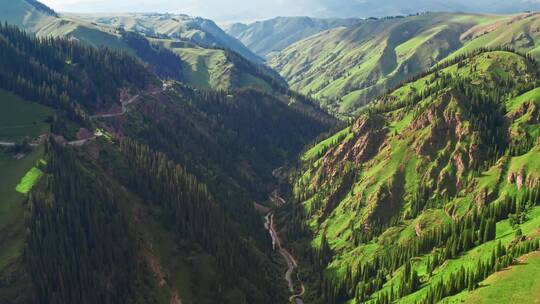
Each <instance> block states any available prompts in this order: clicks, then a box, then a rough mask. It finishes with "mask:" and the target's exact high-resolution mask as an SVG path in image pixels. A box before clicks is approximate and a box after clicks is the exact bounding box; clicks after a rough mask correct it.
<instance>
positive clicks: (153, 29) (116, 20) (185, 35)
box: [67, 13, 261, 62]
mask: <svg viewBox="0 0 540 304" xmlns="http://www.w3.org/2000/svg"><path fill="white" fill-rule="evenodd" d="M67 16H70V17H74V18H78V19H81V20H86V21H88V22H93V23H97V24H102V25H106V26H111V27H114V28H124V29H125V30H128V31H135V32H138V33H141V34H144V35H150V36H161V37H163V36H165V37H168V38H174V39H181V40H187V41H193V42H195V43H197V44H199V45H200V46H203V47H220V48H227V49H230V50H232V51H234V52H236V53H238V54H240V55H242V56H244V57H245V58H247V59H249V60H251V61H255V62H260V61H261V58H260V57H258V56H257V55H255V54H253V53H252V52H251V51H250V50H249V49H248V48H247V47H246V46H244V45H243V44H242V43H241V42H240V41H238V40H236V39H235V38H233V37H231V36H229V35H227V34H226V33H225V32H224V31H223V30H222V29H221V28H220V27H219V26H217V25H216V24H215V23H214V21H212V20H209V19H204V18H201V17H190V16H188V15H184V14H161V13H145V14H136V13H133V14H131V13H126V14H68V15H67Z"/></svg>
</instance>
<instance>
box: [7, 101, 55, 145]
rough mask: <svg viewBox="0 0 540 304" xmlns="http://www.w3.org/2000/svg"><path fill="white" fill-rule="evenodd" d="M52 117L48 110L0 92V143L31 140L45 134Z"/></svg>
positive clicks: (50, 111)
mask: <svg viewBox="0 0 540 304" xmlns="http://www.w3.org/2000/svg"><path fill="white" fill-rule="evenodd" d="M52 115H53V111H52V109H50V108H47V107H44V106H42V105H40V104H37V103H33V102H28V101H25V100H22V99H21V98H19V97H17V96H15V95H13V94H11V93H8V92H6V91H3V90H0V141H21V140H23V139H25V138H28V139H33V138H35V137H37V136H39V135H41V134H44V133H47V132H48V131H49V123H50V122H51V121H52ZM47 120H49V123H48V122H47Z"/></svg>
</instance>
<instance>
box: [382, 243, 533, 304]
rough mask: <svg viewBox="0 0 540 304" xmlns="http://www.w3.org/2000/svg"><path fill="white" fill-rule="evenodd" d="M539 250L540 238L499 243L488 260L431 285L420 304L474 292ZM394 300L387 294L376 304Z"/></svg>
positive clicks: (432, 303) (461, 269)
mask: <svg viewBox="0 0 540 304" xmlns="http://www.w3.org/2000/svg"><path fill="white" fill-rule="evenodd" d="M538 249H540V240H539V239H538V238H536V239H532V240H524V241H522V242H519V243H517V245H515V246H513V245H512V244H511V245H510V246H509V247H508V248H505V247H503V246H502V245H501V243H500V242H498V243H497V247H496V248H495V249H494V250H493V251H492V253H491V257H490V258H489V259H488V260H486V261H482V260H478V264H477V265H476V266H474V267H470V268H467V269H466V268H464V267H463V266H462V267H461V268H460V269H459V270H458V271H457V272H453V273H451V274H450V277H449V278H447V279H441V280H439V281H438V282H436V283H433V284H431V285H430V287H429V288H428V290H427V294H426V296H425V297H424V298H423V299H422V300H421V301H420V303H422V304H435V303H439V301H440V300H442V299H443V298H445V297H448V296H452V295H455V294H458V293H459V292H461V291H463V290H465V289H467V290H468V291H472V290H474V289H476V288H478V286H479V283H480V282H482V281H483V280H485V279H486V278H487V277H488V276H489V275H491V274H493V273H495V272H497V271H501V270H502V269H504V268H506V267H508V266H510V265H512V264H514V263H515V261H516V259H517V258H518V257H520V256H522V255H524V254H527V253H530V252H532V251H536V250H538ZM393 298H394V297H392V296H391V295H389V294H385V295H384V296H381V299H383V300H382V301H381V300H378V301H376V302H375V304H389V303H392V299H393Z"/></svg>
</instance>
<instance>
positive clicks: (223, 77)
mask: <svg viewBox="0 0 540 304" xmlns="http://www.w3.org/2000/svg"><path fill="white" fill-rule="evenodd" d="M0 21H3V22H4V21H5V22H7V23H9V24H13V25H16V26H19V27H21V28H23V29H24V30H26V31H27V32H29V33H32V34H35V35H37V36H40V37H58V38H68V39H72V40H76V41H79V42H81V43H84V44H88V45H92V46H95V47H107V48H112V49H116V50H121V51H126V52H128V53H130V54H132V55H136V56H137V57H139V59H141V60H142V61H144V62H145V63H147V64H148V65H149V66H150V67H151V69H152V70H153V72H155V73H156V74H158V75H159V76H160V77H165V78H173V79H176V80H179V81H182V82H184V83H186V84H188V85H190V86H193V87H196V88H214V89H223V90H229V89H238V88H246V87H254V88H258V89H261V90H266V91H272V90H274V89H275V87H274V86H275V85H279V86H287V84H286V82H285V81H284V80H283V79H282V78H281V77H280V76H279V74H277V73H276V72H274V71H272V70H270V69H269V68H267V67H266V66H264V65H262V64H261V62H262V59H261V58H260V57H259V56H257V55H255V54H254V53H252V52H251V51H249V50H248V49H247V48H246V47H245V46H244V45H242V43H241V42H239V41H238V40H236V39H235V38H233V37H231V36H229V35H227V34H226V33H225V32H223V30H221V29H220V28H219V27H218V26H217V25H216V24H215V23H214V22H213V21H211V20H207V19H203V18H199V17H197V18H194V17H189V16H187V15H173V14H119V15H108V14H100V15H83V16H79V15H75V14H56V13H55V12H54V11H53V10H52V9H50V8H48V7H47V6H46V5H44V4H42V3H40V2H38V1H35V0H0ZM235 54H238V55H235Z"/></svg>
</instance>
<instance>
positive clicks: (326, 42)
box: [270, 13, 540, 114]
mask: <svg viewBox="0 0 540 304" xmlns="http://www.w3.org/2000/svg"><path fill="white" fill-rule="evenodd" d="M539 20H540V15H539V14H521V15H514V16H493V15H471V14H447V13H436V14H426V15H421V16H413V17H406V18H390V19H388V18H386V19H379V20H365V21H363V22H360V23H359V24H358V25H356V26H353V27H350V28H338V29H333V30H330V31H326V32H323V33H320V34H318V35H315V36H313V37H310V38H307V39H305V40H302V41H300V42H298V43H296V44H294V45H292V46H291V47H289V48H287V49H285V50H284V51H282V52H281V53H280V54H279V55H277V56H275V57H274V58H273V59H272V61H271V62H270V65H271V66H272V67H273V68H275V69H276V70H277V71H278V72H280V74H281V75H283V76H284V77H285V78H286V79H287V80H288V81H289V83H290V84H291V86H292V88H294V89H297V90H299V91H301V92H302V93H305V94H310V95H313V96H314V97H315V98H316V99H318V100H319V101H320V103H321V104H322V105H323V106H325V107H326V108H328V109H330V110H332V111H333V112H335V113H338V114H351V113H355V112H356V111H357V110H358V108H359V107H361V106H362V105H365V104H366V103H369V102H370V101H372V100H373V98H375V97H377V96H378V95H380V94H382V93H383V92H386V91H387V90H389V89H391V88H394V87H396V86H397V85H399V84H400V83H402V82H403V81H405V80H408V79H410V78H411V77H413V76H414V75H416V74H418V73H420V72H421V71H424V70H426V69H428V68H430V67H432V66H433V65H435V64H437V63H438V62H440V61H441V60H444V59H447V58H448V59H450V58H452V57H455V56H458V55H460V54H465V53H467V52H470V51H472V50H474V49H476V48H478V47H488V46H489V47H495V46H505V47H513V48H516V49H518V50H520V51H522V52H530V53H531V54H537V51H538V40H539V39H538V31H537V28H538V22H539Z"/></svg>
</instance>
